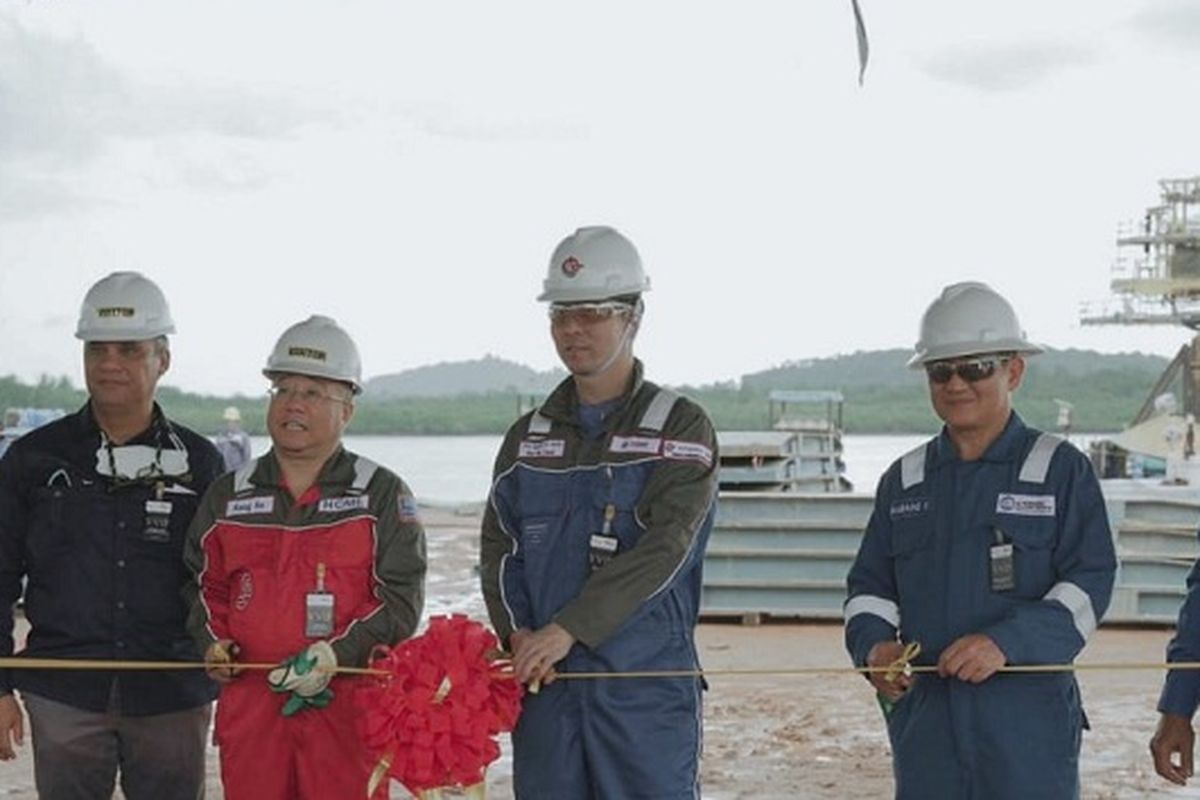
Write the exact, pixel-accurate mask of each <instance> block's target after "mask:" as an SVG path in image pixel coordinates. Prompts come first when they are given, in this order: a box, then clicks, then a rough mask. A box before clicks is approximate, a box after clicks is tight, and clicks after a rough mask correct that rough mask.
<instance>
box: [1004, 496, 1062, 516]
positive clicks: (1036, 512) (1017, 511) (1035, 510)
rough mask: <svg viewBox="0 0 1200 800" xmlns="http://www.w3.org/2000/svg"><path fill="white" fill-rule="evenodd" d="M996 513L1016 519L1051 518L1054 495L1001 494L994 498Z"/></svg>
mask: <svg viewBox="0 0 1200 800" xmlns="http://www.w3.org/2000/svg"><path fill="white" fill-rule="evenodd" d="M996 513H997V514H1013V515H1015V516H1018V517H1053V516H1054V495H1052V494H1007V493H1005V494H1001V495H998V496H997V497H996Z"/></svg>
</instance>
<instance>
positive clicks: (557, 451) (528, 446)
mask: <svg viewBox="0 0 1200 800" xmlns="http://www.w3.org/2000/svg"><path fill="white" fill-rule="evenodd" d="M566 450H567V440H566V439H540V440H538V441H529V440H526V441H524V442H521V448H520V449H519V450H518V451H517V457H518V458H562V454H563V453H565V452H566Z"/></svg>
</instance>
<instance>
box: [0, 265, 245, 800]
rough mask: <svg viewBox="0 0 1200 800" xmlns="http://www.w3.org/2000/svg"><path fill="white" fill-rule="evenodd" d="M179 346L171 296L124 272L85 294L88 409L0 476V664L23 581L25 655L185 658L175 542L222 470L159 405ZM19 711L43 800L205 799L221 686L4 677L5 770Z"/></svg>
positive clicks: (177, 678) (54, 675)
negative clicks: (118, 798)
mask: <svg viewBox="0 0 1200 800" xmlns="http://www.w3.org/2000/svg"><path fill="white" fill-rule="evenodd" d="M174 332H175V325H174V323H173V322H172V319H171V312H170V310H169V309H168V307H167V302H166V298H164V297H163V293H162V292H161V291H160V290H159V288H158V286H156V285H155V284H154V282H153V281H151V280H149V279H148V278H146V277H144V276H142V275H140V274H138V273H136V272H115V273H113V274H111V275H109V276H107V277H106V278H103V279H102V280H100V281H98V282H97V283H96V284H95V285H93V286H92V287H91V289H90V290H89V291H88V293H87V296H86V297H85V298H84V301H83V305H82V308H81V309H80V315H79V324H78V327H77V329H76V332H75V335H76V337H77V338H79V339H82V340H83V368H84V377H85V380H86V383H87V389H88V401H87V404H86V405H85V406H84V407H83V408H82V409H80V410H79V411H78V412H77V413H75V414H72V415H70V416H67V417H64V418H62V419H60V420H58V421H56V422H53V423H50V424H48V425H45V426H43V427H41V428H39V429H38V430H36V431H33V432H32V433H30V434H29V435H27V436H25V437H23V438H22V439H20V440H19V441H17V442H16V443H15V444H13V446H12V448H11V449H10V450H9V451H8V453H7V454H6V455H5V457H4V459H3V460H2V461H0V606H3V608H4V609H5V612H4V613H3V614H0V654H2V655H5V656H8V655H10V654H11V653H12V651H13V641H12V634H13V616H12V607H13V604H14V603H15V602H16V600H17V599H18V597H19V596H20V594H21V586H22V579H23V578H24V579H26V581H27V583H26V588H25V617H26V619H27V620H28V622H29V625H30V630H29V634H28V637H27V639H26V646H25V648H24V650H23V652H22V655H26V656H36V657H45V658H61V659H100V660H106V661H179V660H183V661H196V660H197V659H198V658H199V651H197V650H196V649H195V646H194V644H193V643H192V641H191V638H190V637H189V636H188V635H187V630H186V626H185V620H186V614H187V611H186V608H185V606H184V603H183V599H182V597H181V596H180V590H181V589H182V587H183V585H184V584H185V583H186V581H187V573H186V571H185V570H184V568H183V559H182V552H183V538H184V533H185V531H186V530H187V526H188V523H189V522H190V521H191V519H192V516H193V515H194V514H195V512H196V507H197V505H198V503H199V500H200V496H201V495H202V494H203V493H204V491H205V490H206V489H207V488H208V486H209V484H210V483H211V482H212V481H213V480H214V479H215V478H216V477H217V475H218V474H220V472H221V457H220V455H219V454H218V453H217V451H216V448H214V447H213V445H212V444H211V443H210V442H209V441H208V440H207V439H206V438H204V437H202V436H200V435H198V434H196V433H193V432H192V431H190V430H188V429H187V428H184V427H183V426H181V425H178V424H175V423H173V422H171V421H170V420H168V419H167V417H166V416H165V415H164V414H163V411H162V409H161V408H160V407H159V405H158V403H156V402H155V400H154V395H155V390H156V388H157V386H158V381H159V379H160V378H161V377H162V376H163V374H164V373H166V371H167V369H168V367H169V366H170V364H171V351H170V347H169V345H168V340H167V335H168V334H172V333H174ZM14 688H15V689H18V690H19V691H20V693H21V699H22V701H23V702H24V704H25V710H26V711H28V712H29V720H30V727H31V729H32V734H33V736H32V739H33V759H34V773H35V779H36V782H37V790H38V796H39V797H42V798H47V799H48V800H59V799H60V798H61V799H64V800H68V799H69V800H91V798H104V797H109V796H111V795H112V793H113V789H114V786H115V782H116V779H117V774H118V772H119V773H120V781H121V788H122V790H123V791H124V795H125V797H127V798H130V800H160V798H167V799H168V800H171V799H172V798H178V799H179V800H184V799H185V798H187V799H188V800H194V798H198V797H203V796H204V760H205V742H206V739H207V732H208V723H209V718H210V709H211V701H212V699H213V697H214V695H215V694H216V687H215V686H214V685H213V684H212V682H211V681H209V680H208V679H207V678H206V677H205V676H204V675H203V674H201V673H200V672H198V671H197V670H194V669H189V670H177V671H155V672H144V671H127V672H121V671H61V670H3V671H0V693H2V696H0V758H2V759H6V760H7V759H11V758H13V757H14V751H13V744H14V742H15V743H16V744H21V743H22V739H23V734H24V722H23V719H22V714H21V708H20V706H19V705H18V703H17V700H16V698H15V697H14V695H13V694H12V690H13V689H14Z"/></svg>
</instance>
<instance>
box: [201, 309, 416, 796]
mask: <svg viewBox="0 0 1200 800" xmlns="http://www.w3.org/2000/svg"><path fill="white" fill-rule="evenodd" d="M263 373H264V374H265V375H266V376H267V378H268V379H270V381H271V389H270V396H271V401H270V406H269V407H268V409H267V429H268V432H269V433H270V435H271V445H272V446H271V450H270V452H268V453H267V454H266V455H264V456H262V457H260V458H257V459H254V460H252V461H250V462H248V463H247V464H246V465H245V466H243V467H242V468H241V469H239V470H237V471H236V472H232V473H227V474H225V475H223V476H222V477H221V478H220V479H219V480H218V481H217V482H216V483H214V484H213V486H212V489H211V490H209V492H208V494H206V495H205V497H204V500H203V502H202V503H201V507H200V512H199V513H198V514H197V515H196V519H195V521H194V522H193V523H192V526H191V528H190V530H189V531H188V539H187V545H186V548H185V552H184V557H185V560H186V562H187V565H188V567H189V568H190V570H191V571H192V574H193V575H194V577H195V581H194V582H193V583H191V584H189V586H188V589H187V595H188V599H189V601H190V603H191V616H190V618H189V626H190V628H191V631H192V635H193V636H194V637H195V639H196V641H197V642H198V643H199V644H200V646H201V648H202V649H203V650H204V651H205V653H206V656H205V660H206V661H209V662H213V663H214V664H227V665H228V666H215V667H213V668H211V669H210V670H209V674H210V675H211V676H212V677H213V678H214V679H215V680H216V681H218V682H219V683H220V684H221V696H220V700H219V702H218V704H217V720H216V730H215V739H216V742H217V745H218V746H219V747H220V751H221V780H222V783H223V785H224V788H225V796H226V797H227V798H229V800H239V798H245V799H247V800H289V798H318V797H319V798H326V797H329V798H341V797H363V796H365V794H366V787H367V783H368V780H369V778H370V775H371V772H372V770H373V769H374V766H375V764H374V763H373V762H372V761H371V759H370V757H369V754H368V753H367V751H366V749H365V748H364V747H363V745H362V742H361V739H360V737H359V735H358V732H357V729H356V727H355V718H356V716H357V711H356V709H355V706H354V698H353V695H352V689H351V687H352V684H351V682H350V679H347V678H341V677H336V676H335V670H336V669H337V668H338V667H362V666H365V665H366V662H367V659H368V658H369V656H370V652H371V649H372V648H373V647H375V646H376V645H379V644H384V645H392V644H395V643H396V642H399V641H401V640H403V639H406V638H407V637H409V636H410V635H412V633H413V631H414V629H415V628H416V626H417V622H418V620H419V619H420V616H421V607H422V603H423V599H424V577H425V534H424V531H423V530H422V527H421V523H420V521H419V520H418V518H417V507H416V501H415V500H414V499H413V495H412V492H410V491H409V489H408V487H407V486H406V485H405V484H404V481H402V480H401V479H400V478H399V477H398V476H397V475H396V474H395V473H393V472H391V471H390V470H388V469H386V468H384V467H381V466H379V465H377V464H375V463H373V462H371V461H369V460H367V459H365V458H363V457H362V456H359V455H356V454H354V453H351V452H349V451H347V450H345V449H344V448H343V447H342V433H343V431H344V430H345V428H346V425H347V424H349V422H350V419H351V417H353V415H354V398H355V396H356V395H358V394H359V393H360V392H361V391H362V366H361V361H360V359H359V355H358V348H357V347H356V346H355V344H354V342H353V340H352V339H351V338H350V336H349V335H348V334H347V333H346V332H345V331H344V330H342V328H341V327H339V326H338V325H337V323H335V322H334V321H333V320H332V319H329V318H328V317H320V316H313V317H310V318H309V319H307V320H305V321H303V322H300V323H297V324H296V325H293V326H292V327H290V328H288V329H287V330H286V331H284V333H283V335H282V336H281V337H280V338H279V341H278V343H277V344H276V345H275V349H274V350H273V351H272V352H271V355H270V357H269V358H268V359H267V366H266V368H265V369H264V370H263ZM239 661H240V662H248V663H264V662H265V663H275V662H279V664H280V666H279V667H278V668H277V669H275V670H273V671H271V672H269V673H267V674H263V673H262V672H248V671H244V670H241V669H239V668H238V666H237V664H238V662H239ZM376 796H378V797H384V796H387V787H386V782H385V784H384V786H382V787H380V790H379V794H378V795H376Z"/></svg>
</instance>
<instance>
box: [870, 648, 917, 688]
mask: <svg viewBox="0 0 1200 800" xmlns="http://www.w3.org/2000/svg"><path fill="white" fill-rule="evenodd" d="M902 655H904V645H903V644H902V643H901V642H896V641H885V642H879V643H878V644H876V645H875V646H874V647H872V648H871V652H869V653H867V666H868V667H886V666H889V665H890V664H892V663H893V662H895V660H896V659H898V658H900V656H902ZM867 680H869V681H870V682H871V685H872V686H874V687H875V690H876V691H877V692H879V693H880V694H881V695H883V696H884V697H886V698H887V699H888V700H891V701H892V702H895V701H896V700H899V699H900V698H901V697H902V696H903V695H904V693H905V692H907V691H908V688H909V687H910V686H912V682H913V678H912V676H911V675H904V674H900V675H897V676H896V680H894V681H891V682H890V683H889V682H888V679H887V675H886V674H884V673H882V672H868V673H867Z"/></svg>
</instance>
